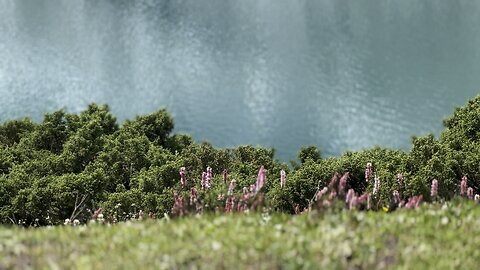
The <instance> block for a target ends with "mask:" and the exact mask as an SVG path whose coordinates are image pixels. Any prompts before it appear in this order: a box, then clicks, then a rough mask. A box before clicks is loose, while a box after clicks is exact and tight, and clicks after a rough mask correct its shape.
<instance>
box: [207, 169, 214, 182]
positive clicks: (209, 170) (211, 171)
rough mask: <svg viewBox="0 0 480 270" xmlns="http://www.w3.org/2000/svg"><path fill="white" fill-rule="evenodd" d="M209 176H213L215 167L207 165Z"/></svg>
mask: <svg viewBox="0 0 480 270" xmlns="http://www.w3.org/2000/svg"><path fill="white" fill-rule="evenodd" d="M207 177H208V178H210V179H212V178H213V169H212V168H211V167H210V166H207Z"/></svg>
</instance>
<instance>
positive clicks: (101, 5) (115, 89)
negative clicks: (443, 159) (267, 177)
mask: <svg viewBox="0 0 480 270" xmlns="http://www.w3.org/2000/svg"><path fill="white" fill-rule="evenodd" d="M479 89H480V1H471V0H464V1H436V0H422V1H418V0H401V1H398V0H376V1H375V0H351V1H345V0H281V1H280V0H236V1H228V0H171V1H170V0H164V1H154V0H137V1H127V0H123V1H121V0H115V1H114V0H109V1H108V0H104V1H100V0H75V1H72V0H43V1H38V0H0V121H4V120H7V119H12V118H19V117H25V116H29V117H32V118H33V119H35V120H38V121H39V120H41V119H42V115H43V114H44V113H45V112H49V111H53V110H56V109H60V108H65V109H67V110H68V111H71V112H78V111H81V110H82V109H84V108H85V107H86V106H87V104H88V103H91V102H97V103H108V104H109V105H110V106H111V109H112V111H113V113H114V114H115V115H117V116H118V118H119V120H120V121H123V120H125V119H128V118H133V117H134V116H135V115H138V114H144V113H149V112H153V111H156V110H157V109H159V108H160V107H166V108H168V110H169V111H170V112H171V113H172V115H173V116H174V118H175V122H176V131H178V132H186V133H190V134H192V135H193V136H194V138H195V139H196V140H198V141H201V140H207V141H210V142H212V143H213V144H214V145H215V146H219V147H224V146H236V145H240V144H253V145H262V146H272V147H275V148H276V149H277V155H278V157H279V158H281V159H284V160H288V159H293V158H294V157H295V156H296V153H297V151H298V149H299V148H300V146H301V145H307V144H316V145H318V146H319V147H320V148H321V150H322V152H323V153H324V155H327V156H328V155H339V154H341V153H342V152H344V151H345V150H357V149H363V148H367V147H371V146H374V145H381V146H389V147H395V148H401V149H408V148H409V145H410V142H411V136H412V135H423V134H426V133H429V132H433V133H435V134H437V135H438V134H439V132H440V131H441V129H442V124H441V123H442V119H443V118H444V117H446V116H448V115H449V114H450V113H451V112H452V111H453V108H454V107H455V106H460V105H463V104H464V103H465V102H466V100H467V99H468V98H471V97H474V96H475V95H477V94H478V93H479Z"/></svg>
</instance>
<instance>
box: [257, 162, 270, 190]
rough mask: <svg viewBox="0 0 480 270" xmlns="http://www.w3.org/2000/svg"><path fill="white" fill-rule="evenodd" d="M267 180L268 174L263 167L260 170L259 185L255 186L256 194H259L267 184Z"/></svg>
mask: <svg viewBox="0 0 480 270" xmlns="http://www.w3.org/2000/svg"><path fill="white" fill-rule="evenodd" d="M266 178H267V172H266V170H265V168H264V167H263V166H261V167H260V169H259V170H258V176H257V183H256V184H255V193H258V192H259V191H260V189H262V187H263V185H264V184H265V180H266Z"/></svg>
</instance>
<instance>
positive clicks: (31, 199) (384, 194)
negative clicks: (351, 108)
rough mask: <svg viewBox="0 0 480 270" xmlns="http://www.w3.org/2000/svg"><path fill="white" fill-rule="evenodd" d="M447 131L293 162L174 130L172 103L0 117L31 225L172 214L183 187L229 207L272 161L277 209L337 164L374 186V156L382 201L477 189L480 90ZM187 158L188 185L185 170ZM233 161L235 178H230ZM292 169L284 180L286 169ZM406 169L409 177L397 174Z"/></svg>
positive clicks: (1, 172)
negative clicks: (125, 116)
mask: <svg viewBox="0 0 480 270" xmlns="http://www.w3.org/2000/svg"><path fill="white" fill-rule="evenodd" d="M444 125H445V130H444V131H443V132H442V134H441V136H440V137H439V138H438V139H437V138H435V137H434V136H433V135H431V134H430V135H427V136H424V137H414V138H413V141H412V148H411V149H410V150H409V151H407V152H405V151H400V150H392V149H385V148H380V147H375V148H373V149H367V150H363V151H358V152H345V153H344V154H343V155H342V156H340V157H336V158H335V157H333V158H332V157H330V158H322V157H321V154H320V150H319V149H318V148H317V147H315V146H308V147H304V148H302V149H301V150H300V152H299V162H297V161H293V162H292V166H289V165H287V164H286V163H283V162H280V161H279V160H277V159H275V155H274V154H275V151H274V149H268V148H262V147H252V146H248V145H246V146H239V147H237V148H231V149H217V148H215V147H213V146H212V145H211V144H209V143H207V142H201V143H197V142H194V140H193V139H192V138H191V137H190V136H188V135H184V134H172V131H173V129H174V123H173V119H172V117H171V116H170V115H169V114H168V112H167V111H166V110H164V109H162V110H159V111H158V112H155V113H152V114H148V115H144V116H139V117H137V118H135V119H134V120H130V121H126V122H125V123H124V124H122V125H119V124H118V123H117V121H116V118H115V117H114V116H113V115H112V113H111V112H110V110H109V108H108V106H99V105H96V104H92V105H90V106H89V107H88V108H87V109H86V110H85V111H83V112H81V113H79V114H71V113H68V112H65V111H63V110H60V111H56V112H53V113H49V114H46V115H45V118H44V120H43V122H41V123H34V122H32V121H31V120H30V119H22V120H13V121H8V122H5V123H3V124H2V125H0V222H1V223H16V224H17V223H21V224H25V225H33V224H38V225H47V224H59V223H63V220H65V219H67V218H76V219H80V220H83V221H86V220H88V219H89V218H90V216H91V215H92V213H93V212H94V211H95V210H96V209H98V208H102V209H103V213H105V215H106V218H109V219H115V220H124V219H128V218H129V217H131V216H132V215H136V214H137V213H138V212H139V211H140V210H142V212H144V213H149V215H150V216H163V215H164V214H165V213H167V214H170V212H171V211H172V205H173V204H174V201H175V198H174V193H178V194H181V195H183V196H185V198H187V199H188V198H189V196H190V191H191V189H192V188H196V189H197V190H198V191H199V195H198V200H199V201H201V202H202V207H203V209H202V211H219V209H223V207H224V206H225V199H224V198H225V195H227V193H228V189H229V184H230V181H231V180H232V179H235V180H236V188H235V190H234V191H233V193H234V194H241V193H242V189H243V188H244V187H245V188H249V187H250V185H252V184H254V183H255V181H256V178H257V173H258V169H259V168H260V166H264V168H265V169H266V175H267V181H266V183H265V185H264V186H263V187H262V194H264V196H265V201H264V202H263V204H264V205H266V206H267V207H269V208H270V209H272V210H274V211H280V212H286V213H294V212H295V208H296V207H300V208H301V209H304V208H307V207H308V206H309V201H311V199H312V197H314V196H315V194H316V192H317V191H318V189H321V188H323V187H325V186H327V185H328V184H329V182H330V179H331V178H332V176H333V175H335V173H338V174H339V175H343V174H344V173H346V172H348V173H349V179H348V182H347V186H346V189H347V190H348V189H350V188H352V189H354V190H355V192H357V193H358V194H362V193H365V192H372V190H373V188H374V181H373V180H372V179H370V180H371V181H368V182H367V181H366V180H365V167H366V164H367V163H371V164H372V168H373V170H374V173H375V175H376V176H377V177H378V178H379V179H380V189H379V192H378V194H377V196H376V200H377V202H378V204H379V205H389V204H390V201H391V199H392V192H393V191H394V190H398V191H399V192H400V194H401V196H402V198H408V197H411V196H414V195H422V196H423V198H424V199H426V200H433V199H435V200H449V199H451V198H453V197H454V196H455V194H457V193H458V190H459V183H460V179H461V178H462V177H463V176H467V179H468V186H469V187H471V188H473V190H474V193H475V194H476V193H478V192H479V190H480V182H479V181H478V180H479V179H480V96H479V97H476V98H475V99H473V100H471V101H469V102H468V103H467V104H466V106H464V107H462V108H457V109H456V110H455V112H454V114H453V115H452V116H451V117H449V118H448V119H446V120H445V121H444ZM181 167H185V171H186V177H185V178H186V180H187V183H186V186H185V187H182V185H181V183H180V175H179V170H180V168H181ZM207 167H211V168H212V171H213V179H212V186H211V188H210V190H209V192H203V191H202V188H201V179H202V172H204V171H205V168H207ZM224 170H226V171H225V172H226V176H227V178H226V180H227V181H226V183H224V182H225V179H224ZM281 170H284V171H286V173H287V180H286V185H285V187H283V188H282V187H280V171H281ZM398 174H401V175H402V176H403V179H404V182H403V183H402V184H400V182H399V181H398V180H397V177H398ZM433 179H437V180H438V183H439V188H438V197H436V198H431V194H430V183H431V182H432V180H433Z"/></svg>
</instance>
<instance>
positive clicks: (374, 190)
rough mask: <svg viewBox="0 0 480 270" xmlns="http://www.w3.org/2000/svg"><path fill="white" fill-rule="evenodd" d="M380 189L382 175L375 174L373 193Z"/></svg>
mask: <svg viewBox="0 0 480 270" xmlns="http://www.w3.org/2000/svg"><path fill="white" fill-rule="evenodd" d="M379 190H380V177H378V176H376V175H375V183H374V184H373V192H372V193H373V195H375V194H377V193H378V191H379Z"/></svg>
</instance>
